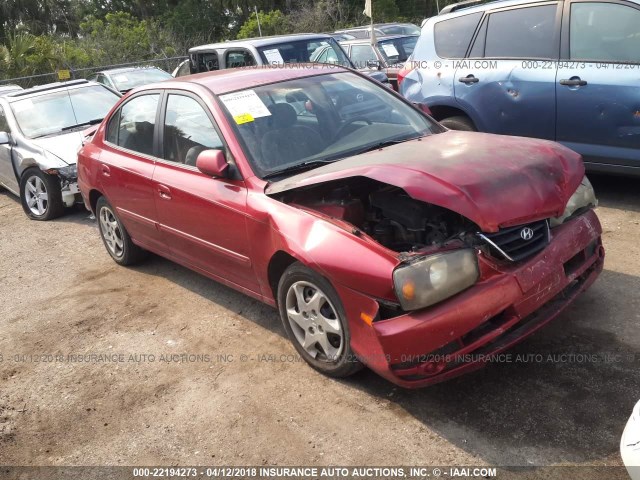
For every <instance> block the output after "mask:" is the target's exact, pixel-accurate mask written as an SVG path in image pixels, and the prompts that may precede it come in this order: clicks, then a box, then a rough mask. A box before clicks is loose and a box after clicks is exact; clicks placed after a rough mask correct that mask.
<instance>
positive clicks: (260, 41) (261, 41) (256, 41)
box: [189, 33, 333, 53]
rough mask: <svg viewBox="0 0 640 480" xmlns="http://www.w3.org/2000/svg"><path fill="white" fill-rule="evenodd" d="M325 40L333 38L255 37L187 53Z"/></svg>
mask: <svg viewBox="0 0 640 480" xmlns="http://www.w3.org/2000/svg"><path fill="white" fill-rule="evenodd" d="M325 38H333V37H331V35H329V34H324V33H297V34H295V35H272V36H269V37H257V38H245V39H243V40H231V41H228V42H218V43H210V44H208V45H199V46H197V47H192V48H190V49H189V53H195V52H200V51H206V50H213V49H216V48H227V47H246V46H253V47H264V46H268V45H273V44H276V43H285V42H297V41H299V40H313V39H325Z"/></svg>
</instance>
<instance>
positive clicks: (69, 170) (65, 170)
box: [57, 165, 78, 180]
mask: <svg viewBox="0 0 640 480" xmlns="http://www.w3.org/2000/svg"><path fill="white" fill-rule="evenodd" d="M57 170H58V175H60V176H61V177H63V178H66V179H69V180H74V179H76V178H78V166H77V165H69V166H68V167H61V168H58V169H57Z"/></svg>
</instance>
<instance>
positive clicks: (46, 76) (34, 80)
mask: <svg viewBox="0 0 640 480" xmlns="http://www.w3.org/2000/svg"><path fill="white" fill-rule="evenodd" d="M188 58H189V57H187V56H182V57H169V58H159V59H156V60H144V61H139V62H129V63H120V64H117V65H103V66H100V67H86V68H73V67H68V68H67V69H66V70H68V71H69V73H70V75H71V80H76V79H80V78H89V77H90V76H91V75H93V74H94V73H96V72H100V71H102V70H109V69H112V68H123V67H149V66H155V67H158V68H161V69H163V70H165V71H167V72H169V73H172V72H173V71H174V70H175V68H176V67H177V66H178V65H180V63H182V62H183V61H184V60H187V59H188ZM58 81H60V80H59V78H58V72H57V71H54V72H51V73H43V74H40V75H29V76H25V77H16V78H8V79H5V80H0V86H3V85H19V86H21V87H22V88H29V87H35V86H37V85H44V84H46V83H52V82H58Z"/></svg>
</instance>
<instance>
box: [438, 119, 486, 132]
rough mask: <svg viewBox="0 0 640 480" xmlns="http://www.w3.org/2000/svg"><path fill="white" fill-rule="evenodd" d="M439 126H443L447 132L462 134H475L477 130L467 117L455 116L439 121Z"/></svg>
mask: <svg viewBox="0 0 640 480" xmlns="http://www.w3.org/2000/svg"><path fill="white" fill-rule="evenodd" d="M440 124H441V125H444V126H445V127H447V128H448V129H449V130H461V131H463V132H477V131H478V129H477V128H476V126H475V125H474V124H473V122H472V121H471V119H470V118H469V117H464V116H457V117H449V118H445V119H443V120H441V121H440Z"/></svg>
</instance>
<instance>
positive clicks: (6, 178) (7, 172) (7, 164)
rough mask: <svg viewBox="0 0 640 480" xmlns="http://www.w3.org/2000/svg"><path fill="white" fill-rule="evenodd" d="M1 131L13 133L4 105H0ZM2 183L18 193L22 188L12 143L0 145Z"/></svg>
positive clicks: (0, 179) (0, 180) (0, 181)
mask: <svg viewBox="0 0 640 480" xmlns="http://www.w3.org/2000/svg"><path fill="white" fill-rule="evenodd" d="M0 132H6V133H8V134H11V128H10V127H9V122H8V121H7V116H6V113H5V111H4V108H3V107H2V105H0ZM0 183H2V184H3V185H4V186H5V187H7V188H9V189H10V190H13V192H14V193H17V192H18V191H19V190H20V187H19V186H18V181H17V180H16V174H15V172H14V170H13V161H12V158H11V145H10V144H6V145H0Z"/></svg>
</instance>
